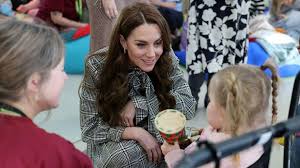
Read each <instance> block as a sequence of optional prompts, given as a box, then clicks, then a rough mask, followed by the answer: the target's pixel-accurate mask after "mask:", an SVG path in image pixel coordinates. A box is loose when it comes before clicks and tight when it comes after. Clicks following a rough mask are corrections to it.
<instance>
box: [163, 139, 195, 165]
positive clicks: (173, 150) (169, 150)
mask: <svg viewBox="0 0 300 168" xmlns="http://www.w3.org/2000/svg"><path fill="white" fill-rule="evenodd" d="M196 147H197V144H196V142H193V143H192V144H190V145H189V146H188V147H187V148H186V149H185V150H182V149H180V148H179V145H178V143H175V144H174V145H170V144H168V143H167V142H164V144H163V145H162V146H161V151H162V153H163V154H164V155H165V161H166V163H167V165H168V167H169V168H173V167H175V165H176V164H177V163H178V162H179V161H180V160H181V159H182V158H183V157H184V155H185V154H189V153H191V152H193V151H194V150H195V149H196Z"/></svg>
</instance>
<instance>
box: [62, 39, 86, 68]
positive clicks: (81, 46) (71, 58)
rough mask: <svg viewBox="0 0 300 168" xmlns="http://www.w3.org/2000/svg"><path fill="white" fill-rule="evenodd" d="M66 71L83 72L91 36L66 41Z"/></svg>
mask: <svg viewBox="0 0 300 168" xmlns="http://www.w3.org/2000/svg"><path fill="white" fill-rule="evenodd" d="M65 48H66V56H65V71H66V73H68V74H82V73H83V71H84V61H85V57H86V56H87V55H88V54H89V49H90V36H84V37H82V38H79V39H77V40H74V41H69V42H66V43H65Z"/></svg>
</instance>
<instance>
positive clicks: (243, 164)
mask: <svg viewBox="0 0 300 168" xmlns="http://www.w3.org/2000/svg"><path fill="white" fill-rule="evenodd" d="M229 138H230V135H228V134H225V133H221V132H217V131H216V130H215V129H213V128H212V127H211V126H209V127H207V128H205V129H204V130H203V132H202V134H201V135H200V139H201V140H209V141H211V142H214V143H217V142H221V141H224V140H226V139H229ZM195 149H197V144H196V142H193V143H192V144H190V145H189V146H188V147H187V148H186V149H185V150H182V149H177V150H173V151H171V152H169V153H168V154H167V155H166V156H165V160H166V163H167V165H168V167H169V168H172V167H175V165H176V164H177V163H178V162H179V161H180V160H181V159H182V158H183V156H184V155H185V154H189V153H191V152H193V151H194V150H195ZM263 153H264V149H263V147H262V146H254V147H252V148H249V149H247V150H245V151H243V152H240V153H239V156H240V167H239V168H247V167H249V166H251V165H252V164H254V163H255V162H256V161H257V160H258V159H259V158H260V157H261V156H262V155H263ZM232 159H233V158H232V157H226V158H224V159H222V160H221V165H220V167H221V168H232V167H237V165H236V163H234V161H233V160H232ZM210 167H212V168H213V167H214V164H213V163H210V164H206V165H204V166H202V168H210Z"/></svg>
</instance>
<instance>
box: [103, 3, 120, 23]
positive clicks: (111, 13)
mask: <svg viewBox="0 0 300 168" xmlns="http://www.w3.org/2000/svg"><path fill="white" fill-rule="evenodd" d="M102 5H103V8H104V11H105V14H106V16H107V17H108V18H109V19H113V18H115V17H117V16H118V10H117V6H116V3H115V0H102Z"/></svg>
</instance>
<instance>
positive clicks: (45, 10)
mask: <svg viewBox="0 0 300 168" xmlns="http://www.w3.org/2000/svg"><path fill="white" fill-rule="evenodd" d="M79 1H81V0H40V5H39V11H38V13H37V17H39V18H41V19H42V20H44V21H45V22H46V23H48V24H49V25H50V26H53V27H55V28H57V29H58V30H59V31H65V30H67V29H70V28H75V29H76V28H81V27H85V26H87V24H86V23H82V22H80V15H79V13H80V9H78V7H76V3H77V4H78V3H81V2H79Z"/></svg>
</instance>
